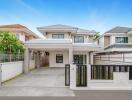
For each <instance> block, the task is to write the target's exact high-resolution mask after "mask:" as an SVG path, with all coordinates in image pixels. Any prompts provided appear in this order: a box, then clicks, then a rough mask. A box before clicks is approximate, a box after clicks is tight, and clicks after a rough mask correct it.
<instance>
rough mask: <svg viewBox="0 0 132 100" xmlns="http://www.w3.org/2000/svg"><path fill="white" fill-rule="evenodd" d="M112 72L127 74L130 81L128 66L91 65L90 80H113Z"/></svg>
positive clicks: (130, 71)
mask: <svg viewBox="0 0 132 100" xmlns="http://www.w3.org/2000/svg"><path fill="white" fill-rule="evenodd" d="M113 72H129V79H132V66H130V65H91V79H92V80H113Z"/></svg>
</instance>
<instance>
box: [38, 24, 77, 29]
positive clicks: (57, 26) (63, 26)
mask: <svg viewBox="0 0 132 100" xmlns="http://www.w3.org/2000/svg"><path fill="white" fill-rule="evenodd" d="M41 28H42V29H43V28H46V29H77V27H72V26H67V25H62V24H56V25H49V26H43V27H38V29H41Z"/></svg>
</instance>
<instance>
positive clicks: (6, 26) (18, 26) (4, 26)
mask: <svg viewBox="0 0 132 100" xmlns="http://www.w3.org/2000/svg"><path fill="white" fill-rule="evenodd" d="M0 28H19V29H20V28H26V29H27V27H25V26H23V25H20V24H12V25H0Z"/></svg>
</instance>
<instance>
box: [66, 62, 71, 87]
mask: <svg viewBox="0 0 132 100" xmlns="http://www.w3.org/2000/svg"><path fill="white" fill-rule="evenodd" d="M65 86H70V64H66V65H65Z"/></svg>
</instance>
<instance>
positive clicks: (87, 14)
mask: <svg viewBox="0 0 132 100" xmlns="http://www.w3.org/2000/svg"><path fill="white" fill-rule="evenodd" d="M16 23H19V24H23V25H25V26H27V27H28V28H30V29H31V30H32V31H34V32H36V33H39V32H38V31H37V30H36V27H39V26H45V25H51V24H66V25H71V26H76V27H81V28H84V29H89V30H96V31H99V32H101V33H103V32H105V31H107V30H109V29H110V28H113V27H115V26H127V27H132V0H0V24H16Z"/></svg>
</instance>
